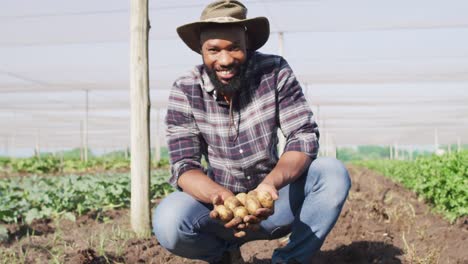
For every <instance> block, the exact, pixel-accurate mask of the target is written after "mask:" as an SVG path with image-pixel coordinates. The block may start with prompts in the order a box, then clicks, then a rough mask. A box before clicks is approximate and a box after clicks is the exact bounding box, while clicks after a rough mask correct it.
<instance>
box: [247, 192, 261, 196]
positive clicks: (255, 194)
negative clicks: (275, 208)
mask: <svg viewBox="0 0 468 264" xmlns="http://www.w3.org/2000/svg"><path fill="white" fill-rule="evenodd" d="M247 195H252V196H255V197H257V195H258V194H257V191H250V192H249V193H247Z"/></svg>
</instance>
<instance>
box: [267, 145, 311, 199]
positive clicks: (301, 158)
mask: <svg viewBox="0 0 468 264" xmlns="http://www.w3.org/2000/svg"><path fill="white" fill-rule="evenodd" d="M311 162H312V159H311V158H310V157H309V156H307V155H306V154H305V153H303V152H299V151H288V152H285V153H284V154H283V155H281V158H280V159H279V161H278V163H277V164H276V166H275V168H273V170H272V171H271V172H270V173H269V174H268V175H267V176H266V177H265V179H264V180H263V181H262V183H265V184H270V185H273V186H275V188H276V189H277V190H279V189H281V188H283V187H284V186H286V185H288V184H289V183H291V182H293V181H295V180H296V179H297V178H299V177H300V176H301V175H302V173H303V172H304V171H305V170H306V169H307V168H309V165H310V163H311Z"/></svg>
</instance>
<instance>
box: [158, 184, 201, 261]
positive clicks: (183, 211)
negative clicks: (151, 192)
mask: <svg viewBox="0 0 468 264" xmlns="http://www.w3.org/2000/svg"><path fill="white" fill-rule="evenodd" d="M195 203H196V201H195V200H194V199H193V198H191V197H190V196H189V195H187V194H186V193H183V192H174V193H172V194H170V195H169V196H167V197H166V198H165V199H163V200H162V201H161V203H160V204H159V205H158V206H157V207H156V209H155V210H154V214H153V232H154V234H155V235H156V238H157V239H158V241H159V243H160V244H161V246H163V247H164V248H166V249H167V250H169V251H171V252H173V253H176V252H177V251H178V248H179V247H180V246H181V244H184V243H186V242H187V241H189V240H190V239H191V238H190V236H191V235H192V234H193V226H192V223H191V221H190V218H191V217H190V211H191V210H190V208H191V207H195ZM177 254H178V255H180V254H179V253H178V252H177Z"/></svg>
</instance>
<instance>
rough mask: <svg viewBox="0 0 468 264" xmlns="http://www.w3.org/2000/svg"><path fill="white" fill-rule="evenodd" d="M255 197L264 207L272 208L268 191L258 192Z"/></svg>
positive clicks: (271, 199)
mask: <svg viewBox="0 0 468 264" xmlns="http://www.w3.org/2000/svg"><path fill="white" fill-rule="evenodd" d="M257 199H258V201H259V202H260V204H261V205H262V207H264V208H268V209H272V208H273V204H274V201H273V198H272V197H271V195H270V193H268V192H258V193H257Z"/></svg>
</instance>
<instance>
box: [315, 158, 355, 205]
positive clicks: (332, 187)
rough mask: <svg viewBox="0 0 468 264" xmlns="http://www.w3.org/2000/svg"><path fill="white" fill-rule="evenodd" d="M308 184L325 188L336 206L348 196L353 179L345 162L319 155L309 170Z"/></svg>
mask: <svg viewBox="0 0 468 264" xmlns="http://www.w3.org/2000/svg"><path fill="white" fill-rule="evenodd" d="M308 178H309V179H308V181H307V182H308V184H309V185H310V184H311V183H314V184H315V185H316V186H313V187H312V188H323V190H324V191H326V192H327V193H328V197H330V202H331V203H332V205H334V206H339V205H341V204H342V203H343V202H344V200H345V199H346V197H347V196H348V192H349V189H350V188H351V179H350V177H349V173H348V170H347V169H346V167H345V166H344V164H343V163H342V162H341V161H339V160H337V159H335V158H332V157H319V158H317V159H316V160H314V161H313V162H312V164H311V165H310V167H309V171H308Z"/></svg>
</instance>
